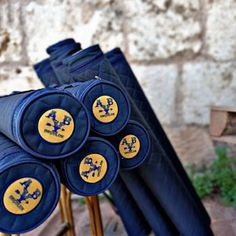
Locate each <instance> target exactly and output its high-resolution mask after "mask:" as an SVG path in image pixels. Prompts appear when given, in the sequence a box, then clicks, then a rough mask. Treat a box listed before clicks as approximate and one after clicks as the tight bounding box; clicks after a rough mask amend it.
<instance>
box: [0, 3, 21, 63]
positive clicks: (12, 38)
mask: <svg viewBox="0 0 236 236" xmlns="http://www.w3.org/2000/svg"><path fill="white" fill-rule="evenodd" d="M20 25H21V20H20V3H19V2H16V3H10V2H7V1H6V2H5V1H3V3H2V4H0V63H1V62H10V61H13V62H16V61H20V60H23V58H22V50H23V49H22V45H21V44H22V40H23V36H22V32H21V30H20Z"/></svg>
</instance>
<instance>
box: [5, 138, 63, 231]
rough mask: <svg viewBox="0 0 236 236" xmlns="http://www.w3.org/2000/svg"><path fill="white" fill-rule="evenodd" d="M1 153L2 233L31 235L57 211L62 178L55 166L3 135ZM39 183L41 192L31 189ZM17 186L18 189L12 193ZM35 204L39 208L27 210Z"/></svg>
mask: <svg viewBox="0 0 236 236" xmlns="http://www.w3.org/2000/svg"><path fill="white" fill-rule="evenodd" d="M0 153H1V154H0V199H1V201H0V231H1V232H4V233H8V234H20V233H24V232H28V231H31V230H33V229H34V228H36V227H38V226H39V225H40V224H42V223H43V222H44V221H45V220H46V219H47V218H48V217H49V216H50V214H51V213H52V211H53V210H54V209H55V207H56V205H57V203H58V200H59V195H60V180H59V175H58V173H57V170H56V169H55V168H54V166H53V165H52V164H50V163H47V162H43V161H41V160H38V159H36V158H34V157H32V156H31V155H29V154H27V153H26V152H25V151H23V150H22V149H21V148H20V147H18V146H16V145H15V144H14V143H13V142H11V141H10V140H9V139H8V138H6V137H5V136H3V135H0ZM19 180H22V181H19ZM23 180H24V181H23ZM35 180H36V181H38V182H39V183H40V185H41V188H40V189H37V188H33V187H32V186H31V185H33V184H34V181H35ZM15 182H19V183H18V185H16V187H14V186H13V187H12V189H11V190H9V187H10V186H11V185H12V184H13V183H15ZM13 185H14V184H13ZM9 191H10V192H9ZM38 198H40V200H38ZM35 201H36V202H37V205H35V207H34V208H32V209H31V208H29V210H26V209H27V207H31V206H32V205H31V204H34V202H35Z"/></svg>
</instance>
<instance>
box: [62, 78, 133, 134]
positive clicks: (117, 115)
mask: <svg viewBox="0 0 236 236" xmlns="http://www.w3.org/2000/svg"><path fill="white" fill-rule="evenodd" d="M58 89H63V90H66V91H68V92H70V93H71V94H73V95H74V96H75V97H76V98H77V99H78V100H79V101H81V102H82V103H83V104H84V105H85V107H86V108H87V110H88V112H89V115H90V123H91V129H92V131H93V132H95V133H96V134H99V135H101V136H111V135H115V134H117V133H118V132H120V131H121V130H122V129H123V128H124V127H125V126H126V124H127V122H128V121H129V118H130V104H129V100H128V98H127V96H126V93H125V92H123V91H122V90H121V89H120V88H119V87H118V86H116V85H115V84H114V83H111V82H108V81H105V80H101V79H92V80H90V81H86V82H77V83H72V84H66V85H63V86H61V87H58Z"/></svg>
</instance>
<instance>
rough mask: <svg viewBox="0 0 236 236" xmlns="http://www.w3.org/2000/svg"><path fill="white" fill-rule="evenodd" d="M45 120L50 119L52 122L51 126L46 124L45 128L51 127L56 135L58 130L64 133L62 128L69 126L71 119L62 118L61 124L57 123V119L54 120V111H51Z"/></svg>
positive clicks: (67, 117)
mask: <svg viewBox="0 0 236 236" xmlns="http://www.w3.org/2000/svg"><path fill="white" fill-rule="evenodd" d="M46 117H47V118H49V119H50V118H51V119H52V121H53V125H52V124H50V123H47V124H46V125H47V126H53V131H52V132H54V133H57V132H58V130H61V131H65V129H64V128H63V126H65V125H70V122H71V118H70V117H69V116H66V115H65V116H64V119H63V121H62V122H59V121H58V120H57V119H56V111H53V110H52V111H51V112H50V113H49V114H48V115H47V116H46Z"/></svg>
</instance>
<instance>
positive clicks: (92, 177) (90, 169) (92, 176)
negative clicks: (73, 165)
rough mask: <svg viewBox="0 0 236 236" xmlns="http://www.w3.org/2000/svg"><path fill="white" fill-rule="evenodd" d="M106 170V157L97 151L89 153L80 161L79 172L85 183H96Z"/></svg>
mask: <svg viewBox="0 0 236 236" xmlns="http://www.w3.org/2000/svg"><path fill="white" fill-rule="evenodd" d="M106 172H107V161H106V159H105V158H104V157H103V156H102V155H100V154H97V153H93V154H89V155H88V156H86V157H85V158H84V159H83V160H82V161H81V163H80V166H79V173H80V176H81V178H82V179H83V180H84V181H85V182H87V183H97V182H98V181H100V180H102V179H103V177H104V176H105V174H106Z"/></svg>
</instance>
